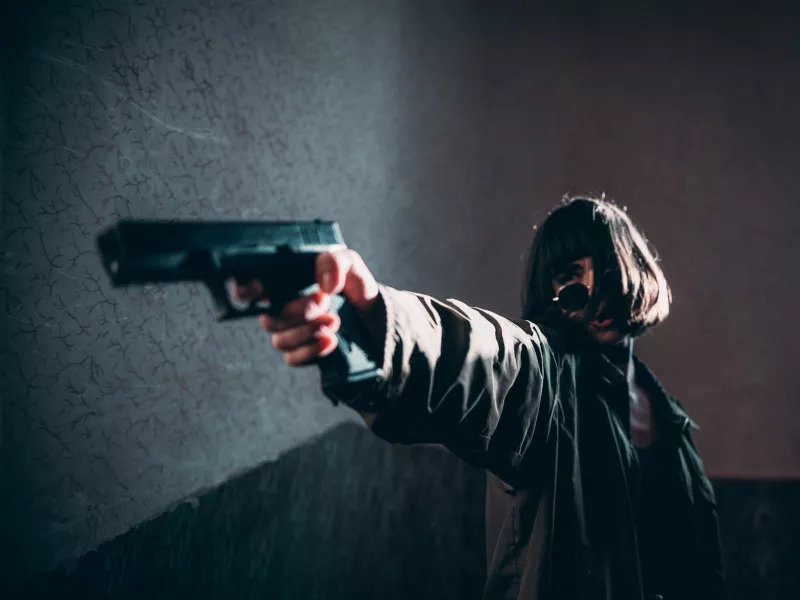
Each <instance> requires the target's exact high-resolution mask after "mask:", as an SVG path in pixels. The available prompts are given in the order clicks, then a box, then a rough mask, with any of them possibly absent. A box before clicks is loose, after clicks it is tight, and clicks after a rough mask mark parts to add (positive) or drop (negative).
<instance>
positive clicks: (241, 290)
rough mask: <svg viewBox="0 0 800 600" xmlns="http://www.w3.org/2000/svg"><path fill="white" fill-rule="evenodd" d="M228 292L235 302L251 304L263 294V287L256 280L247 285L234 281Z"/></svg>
mask: <svg viewBox="0 0 800 600" xmlns="http://www.w3.org/2000/svg"><path fill="white" fill-rule="evenodd" d="M230 291H231V296H232V297H233V299H234V300H236V301H237V302H252V301H253V300H258V299H259V298H261V295H262V294H263V293H264V286H263V285H262V284H261V282H260V281H258V280H256V279H254V280H252V281H248V282H247V283H240V282H238V281H234V282H232V285H231V286H230Z"/></svg>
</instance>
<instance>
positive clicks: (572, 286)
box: [553, 281, 591, 313]
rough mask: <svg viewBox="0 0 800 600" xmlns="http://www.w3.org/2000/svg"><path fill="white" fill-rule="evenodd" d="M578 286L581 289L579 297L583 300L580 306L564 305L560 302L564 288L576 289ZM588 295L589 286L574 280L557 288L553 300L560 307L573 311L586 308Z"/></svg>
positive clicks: (589, 294)
mask: <svg viewBox="0 0 800 600" xmlns="http://www.w3.org/2000/svg"><path fill="white" fill-rule="evenodd" d="M579 288H582V290H583V291H582V292H581V297H582V298H583V302H582V304H581V305H580V306H572V305H565V304H563V303H562V301H563V298H562V294H563V293H564V290H577V289H579ZM590 296H591V293H590V292H589V288H588V287H586V286H585V285H584V284H582V283H580V282H579V281H576V282H574V283H569V284H567V285H565V286H564V287H562V288H561V289H559V290H558V294H557V295H556V296H555V297H554V298H553V302H556V303H557V304H558V306H559V307H560V308H561V309H563V310H565V311H567V312H570V313H573V312H575V311H578V310H582V309H584V308H586V306H587V305H588V304H589V297H590Z"/></svg>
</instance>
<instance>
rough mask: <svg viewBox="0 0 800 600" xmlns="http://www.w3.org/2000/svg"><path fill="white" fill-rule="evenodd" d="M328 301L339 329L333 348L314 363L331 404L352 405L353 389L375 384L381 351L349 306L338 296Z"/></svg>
mask: <svg viewBox="0 0 800 600" xmlns="http://www.w3.org/2000/svg"><path fill="white" fill-rule="evenodd" d="M331 300H332V302H333V307H332V308H333V309H334V310H335V311H336V312H337V313H338V315H339V318H340V319H341V327H340V328H339V331H338V333H337V338H338V344H337V346H336V349H335V350H334V351H333V352H332V353H331V354H329V355H328V356H325V357H323V358H321V359H319V360H318V361H317V364H318V365H319V367H320V373H321V377H322V389H323V390H324V391H325V393H326V394H327V395H328V396H330V397H332V398H333V399H334V401H336V400H339V399H340V398H341V399H342V401H344V398H347V404H350V405H353V404H354V401H353V392H356V391H357V388H361V387H365V388H371V387H374V386H375V385H376V383H378V382H379V378H380V376H381V374H382V371H381V365H380V361H381V359H382V355H383V350H382V349H380V350H379V349H378V347H377V344H376V341H375V340H373V339H372V337H371V336H370V334H369V332H368V331H367V329H366V327H365V325H364V323H363V322H362V321H361V317H360V316H359V314H358V311H356V309H355V308H353V306H352V305H350V304H349V303H348V302H347V301H346V300H345V299H344V298H343V297H342V296H333V297H332V299H331Z"/></svg>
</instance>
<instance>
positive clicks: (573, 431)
mask: <svg viewBox="0 0 800 600" xmlns="http://www.w3.org/2000/svg"><path fill="white" fill-rule="evenodd" d="M317 275H318V281H319V284H320V289H321V290H322V291H321V292H320V293H318V294H315V295H313V296H310V297H307V298H303V299H298V300H295V301H294V302H292V303H291V304H289V305H287V306H286V308H285V310H284V311H283V313H282V315H281V317H280V318H279V319H276V318H271V317H267V316H264V317H262V326H263V327H264V328H265V329H266V330H267V331H268V332H270V333H272V339H273V345H274V346H275V348H276V349H278V350H280V351H282V352H284V354H285V359H286V362H287V363H288V364H290V365H294V366H299V365H304V364H308V363H310V362H313V361H314V360H316V359H318V358H320V357H323V356H326V355H327V354H329V353H330V352H332V351H333V349H334V347H335V345H336V335H335V334H336V331H337V330H338V328H339V324H340V323H339V319H338V317H337V316H336V315H335V314H332V313H331V311H330V294H335V293H343V294H344V295H345V297H346V298H347V299H348V300H349V302H350V304H352V305H353V306H354V307H356V309H357V310H358V311H359V314H360V316H361V318H362V320H363V321H364V323H365V324H366V325H367V327H368V328H369V329H370V331H371V334H372V335H373V336H374V337H375V339H376V340H377V341H378V344H379V345H380V346H382V347H383V348H384V353H383V374H384V375H383V377H382V378H381V380H380V381H378V382H377V384H376V385H375V386H374V388H373V389H374V391H373V392H372V393H371V394H370V395H369V398H366V399H364V398H363V397H360V396H359V398H357V399H356V398H355V396H354V398H353V399H352V400H351V401H350V402H349V404H350V405H351V406H353V408H355V409H356V410H359V411H360V412H361V414H362V415H363V417H364V419H365V421H366V422H367V424H368V425H369V426H370V428H371V430H372V431H373V432H374V433H375V434H377V435H378V436H380V437H382V438H384V439H386V440H388V441H390V442H396V443H405V444H409V443H438V444H443V445H444V446H446V447H447V448H448V449H449V450H451V451H452V452H453V453H454V454H456V455H457V456H459V457H461V458H462V459H464V460H465V461H467V462H468V463H470V464H472V465H476V466H480V467H483V468H485V469H487V471H488V472H489V473H490V475H489V480H488V485H487V519H486V521H487V551H488V559H489V565H488V579H487V583H486V588H485V590H484V597H485V598H487V599H488V598H491V599H500V598H503V599H506V598H514V599H520V600H522V599H525V600H528V599H534V598H535V599H537V600H545V599H546V600H549V599H576V600H583V599H586V600H589V599H608V600H611V599H613V600H623V599H624V600H627V599H631V600H640V599H653V600H654V599H656V598H664V599H666V600H672V599H675V600H678V599H680V600H687V599H695V598H696V599H698V600H700V599H703V600H711V599H717V598H724V597H726V591H725V584H724V576H723V572H722V567H721V560H720V550H719V538H718V531H717V517H716V509H715V508H716V505H715V498H714V493H713V490H712V487H711V484H710V483H709V480H708V478H707V477H706V475H705V473H704V471H703V466H702V462H701V461H700V458H699V456H698V454H697V450H696V447H695V445H694V443H693V442H692V438H691V429H692V428H696V425H695V424H694V423H693V421H692V420H691V419H690V418H689V417H688V416H687V414H686V413H685V411H684V410H683V409H682V408H681V406H680V405H679V404H678V402H677V401H676V400H675V399H673V398H672V397H671V396H669V395H668V394H667V393H666V392H665V391H664V389H663V388H662V387H661V385H660V384H659V383H658V381H657V379H656V378H655V376H654V375H653V374H652V373H651V372H650V371H649V370H648V369H647V367H646V366H645V365H644V364H643V363H642V362H641V361H640V360H639V359H638V358H637V357H636V356H635V355H634V353H633V345H634V339H635V338H636V337H638V336H640V335H641V334H642V333H644V332H645V331H647V330H649V329H650V328H651V327H653V326H655V325H657V324H658V323H660V322H661V321H663V320H664V319H665V318H666V317H667V315H668V313H669V305H670V291H669V287H668V285H667V281H666V279H665V277H664V275H663V273H662V271H661V269H660V267H659V266H658V264H657V261H656V258H655V256H654V254H653V252H652V251H651V249H650V248H649V247H648V244H647V241H646V240H645V238H644V236H643V235H642V234H641V233H640V232H639V231H638V230H637V228H636V227H635V226H634V225H633V223H632V222H631V220H630V219H629V217H628V215H627V214H626V212H625V211H623V210H621V209H620V208H618V207H617V206H616V205H614V204H613V203H611V202H608V201H606V200H605V199H603V198H600V199H598V198H571V199H568V200H566V201H565V202H564V204H563V206H561V207H559V208H557V209H556V210H554V211H553V212H552V213H551V214H550V215H549V216H548V218H547V219H546V221H545V222H544V224H543V225H542V227H541V228H540V229H539V230H538V232H537V234H536V236H535V239H534V241H533V246H532V249H531V255H530V265H529V273H528V284H527V289H526V293H525V298H524V311H523V317H524V319H523V320H510V319H505V318H503V317H500V316H498V315H496V314H493V313H491V312H488V311H485V310H481V309H477V308H471V307H469V306H467V305H465V304H463V303H461V302H458V301H455V300H448V301H439V300H436V299H434V298H430V297H428V296H424V295H421V294H414V293H411V292H403V291H398V290H395V289H392V288H390V287H388V286H383V285H379V284H378V283H377V282H376V281H375V278H374V277H373V276H372V274H371V273H370V271H369V269H368V268H367V266H366V265H365V264H364V262H363V260H362V259H361V258H360V257H359V256H358V254H356V253H355V252H353V251H350V250H348V251H343V252H340V253H336V254H325V255H321V256H320V257H319V259H318V263H317ZM260 289H261V288H260V285H259V284H258V282H252V283H251V284H249V285H248V286H247V287H245V288H240V289H239V291H238V294H239V296H240V297H241V298H242V299H245V300H252V299H255V298H257V297H258V296H259V295H260ZM337 399H341V398H337ZM345 401H347V400H345Z"/></svg>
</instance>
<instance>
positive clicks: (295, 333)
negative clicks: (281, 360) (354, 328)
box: [272, 313, 340, 352]
mask: <svg viewBox="0 0 800 600" xmlns="http://www.w3.org/2000/svg"><path fill="white" fill-rule="evenodd" d="M339 325H340V321H339V317H338V316H336V315H333V314H331V313H325V314H323V315H322V316H320V317H319V318H317V319H315V320H314V321H312V322H310V323H305V324H303V325H300V326H299V327H292V328H291V329H286V330H285V331H279V332H277V333H274V334H273V335H272V345H273V346H274V347H275V349H276V350H280V351H281V352H291V351H293V350H296V349H298V348H300V347H301V346H304V345H306V344H309V343H311V342H315V341H317V340H318V339H319V338H320V337H322V336H323V335H328V334H331V333H332V334H333V335H335V334H336V332H337V331H338V330H339ZM323 330H324V331H323Z"/></svg>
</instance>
